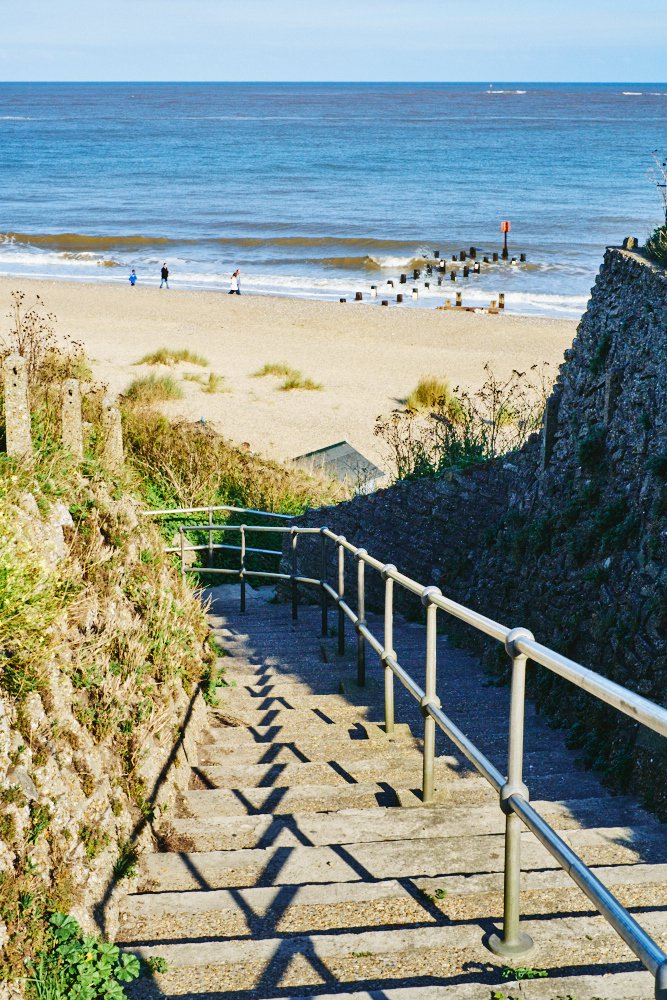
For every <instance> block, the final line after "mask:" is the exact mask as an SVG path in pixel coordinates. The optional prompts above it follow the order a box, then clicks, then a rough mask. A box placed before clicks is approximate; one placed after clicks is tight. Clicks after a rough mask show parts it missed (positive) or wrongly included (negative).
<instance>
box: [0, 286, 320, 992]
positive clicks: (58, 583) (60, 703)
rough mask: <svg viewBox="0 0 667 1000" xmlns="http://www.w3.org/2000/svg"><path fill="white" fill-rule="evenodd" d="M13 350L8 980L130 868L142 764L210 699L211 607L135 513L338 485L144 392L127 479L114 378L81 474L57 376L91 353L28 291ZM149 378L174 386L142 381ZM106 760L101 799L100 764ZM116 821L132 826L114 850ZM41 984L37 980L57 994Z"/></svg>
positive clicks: (145, 792)
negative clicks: (106, 883) (70, 786)
mask: <svg viewBox="0 0 667 1000" xmlns="http://www.w3.org/2000/svg"><path fill="white" fill-rule="evenodd" d="M16 351H19V352H20V353H21V354H23V356H24V357H26V360H27V362H28V370H29V374H30V396H31V410H32V414H33V440H34V443H35V455H34V458H33V459H32V461H25V460H22V461H20V462H19V461H16V460H13V459H10V458H8V457H7V456H6V455H5V454H0V701H1V702H2V703H3V708H4V712H5V718H6V719H7V722H8V725H9V729H10V731H13V732H15V733H17V734H18V742H17V741H16V740H14V741H13V742H12V743H11V745H10V746H9V747H6V746H5V745H2V744H3V740H4V735H3V733H4V731H3V730H1V729H0V736H2V739H0V928H3V929H4V927H6V929H7V934H8V937H7V939H6V940H2V939H0V981H1V980H3V979H4V980H8V979H14V978H17V977H20V976H22V975H24V974H25V970H26V966H25V964H24V960H25V959H31V958H35V959H36V960H37V963H38V964H37V966H36V967H35V968H38V967H39V962H40V961H41V960H42V958H43V957H44V956H45V955H46V954H47V953H49V954H50V953H51V952H52V951H53V948H54V940H55V938H54V935H55V936H56V937H57V926H58V925H57V921H56V924H54V923H53V918H54V917H55V918H57V920H60V917H59V916H58V914H61V915H62V914H65V913H67V912H68V911H69V910H71V908H72V907H74V906H76V905H78V904H80V903H81V901H82V896H81V892H82V889H83V887H84V886H85V884H86V881H87V879H86V877H85V873H86V872H87V871H88V870H91V871H92V870H93V869H94V868H95V866H98V867H99V866H100V865H106V868H105V869H104V870H105V871H107V872H108V877H109V878H111V869H112V868H113V869H114V871H115V872H116V877H117V878H118V877H123V876H124V875H126V874H127V873H128V872H129V871H131V869H132V864H133V860H132V859H133V858H135V855H134V854H133V848H132V846H131V845H129V846H128V841H127V834H128V831H129V829H130V828H131V827H132V824H133V822H134V820H133V819H132V817H139V818H141V816H143V817H144V818H146V819H149V818H150V817H151V815H152V810H153V801H152V799H151V796H150V789H149V787H148V786H147V783H146V779H145V777H144V770H143V768H144V765H145V764H146V762H147V760H148V759H153V756H154V755H155V754H158V751H159V752H162V751H161V749H160V748H163V749H164V752H165V754H166V753H168V751H169V749H170V748H171V746H173V742H174V740H175V738H176V736H177V735H178V734H177V732H176V733H175V732H174V731H173V728H172V727H173V723H174V719H175V718H177V716H175V715H174V711H175V709H174V705H176V704H180V703H181V702H180V701H178V699H179V698H185V694H184V692H185V693H187V692H190V693H192V692H193V691H194V690H195V688H196V686H197V685H199V687H200V690H202V692H203V693H204V696H205V697H207V698H213V697H214V691H215V687H216V684H217V683H218V678H217V674H216V672H215V670H214V668H213V663H214V660H215V654H214V652H213V651H212V650H211V649H210V647H209V645H208V632H207V628H206V622H205V618H204V615H203V611H202V607H201V605H200V603H199V602H198V600H196V598H195V597H194V595H193V593H192V591H191V589H190V588H189V586H186V585H184V584H183V583H182V582H181V579H180V574H178V573H176V572H175V569H174V566H173V565H172V562H171V557H169V556H167V555H165V553H164V540H163V538H161V537H160V533H159V531H158V529H157V528H156V527H155V526H153V525H152V524H150V523H149V522H147V521H146V520H145V519H143V518H140V517H139V516H138V513H139V510H140V508H141V507H143V506H145V505H147V504H148V505H150V506H180V505H189V504H200V503H201V504H206V503H215V502H222V503H232V504H234V503H236V504H239V505H240V506H250V507H254V508H258V509H271V510H278V511H287V512H297V511H301V510H303V509H304V507H306V506H308V505H309V504H313V503H320V502H325V501H331V500H332V499H333V498H334V495H335V491H334V488H333V487H332V485H331V484H330V483H326V482H324V481H320V480H317V479H314V478H312V477H308V476H306V475H305V474H303V473H299V472H294V471H291V470H287V469H285V468H284V467H282V466H280V465H278V464H277V463H273V462H268V461H264V460H262V459H259V458H257V457H255V456H253V455H251V454H249V453H247V452H244V451H243V450H240V449H237V448H235V447H233V446H231V445H230V444H229V443H228V442H226V441H225V440H224V439H223V438H221V437H220V436H219V435H217V434H215V433H214V431H213V430H212V429H210V428H208V427H206V426H204V425H200V424H194V425H193V424H188V423H186V422H185V421H177V422H171V421H169V420H167V419H166V418H165V417H164V416H162V415H160V414H159V413H157V412H155V410H154V409H152V408H151V406H150V405H147V403H146V399H147V398H150V399H151V400H155V399H156V398H157V399H160V398H164V397H163V396H161V395H159V394H158V395H157V396H156V395H155V393H152V392H150V393H147V392H146V391H145V389H144V390H141V391H135V392H133V393H128V398H126V399H125V400H124V401H123V402H122V410H123V419H124V432H125V447H126V467H125V469H124V470H123V471H122V472H120V473H117V474H116V473H112V472H110V471H109V470H108V469H106V468H105V467H104V465H103V462H102V460H101V455H102V453H103V443H104V442H103V430H102V426H101V423H100V421H99V416H100V400H101V397H102V395H103V392H104V387H100V386H89V387H88V388H87V390H86V398H85V415H86V418H87V425H86V439H85V459H84V463H83V465H82V466H77V465H75V464H74V463H73V461H72V459H71V456H69V455H68V454H66V453H65V452H64V451H63V450H62V448H61V446H60V444H59V438H60V430H61V428H60V411H61V403H62V393H63V381H64V380H65V379H66V378H69V377H79V378H81V377H83V378H85V377H86V376H87V374H88V369H87V364H86V360H85V357H84V355H83V352H82V351H81V349H80V348H79V347H78V345H75V344H67V343H65V344H63V343H60V344H59V343H58V341H57V340H56V338H55V335H54V332H53V321H52V317H50V316H48V314H47V313H46V312H45V310H44V308H43V306H42V304H41V303H39V302H37V303H36V305H35V306H34V307H32V308H31V309H25V308H24V299H23V297H22V296H20V295H17V296H15V300H14V311H13V314H12V328H11V330H10V333H9V335H8V337H7V338H6V342H5V344H4V347H3V353H4V354H7V353H10V352H16ZM147 381H148V384H149V385H150V386H154V385H155V384H163V383H162V382H161V381H160V380H158V379H154V380H153V381H150V380H137V382H138V383H139V384H141V385H143V386H144V387H145V386H146V384H147ZM135 384H136V383H135ZM208 384H211V385H216V382H215V379H213V380H212V379H211V378H209V383H208ZM216 388H217V385H216ZM169 398H173V397H171V396H170V397H169ZM1 403H2V399H1V393H0V406H1ZM0 444H2V442H0ZM58 503H60V504H62V505H64V508H65V509H66V511H68V512H69V516H71V518H72V521H73V524H72V526H70V527H67V528H65V529H64V531H65V537H64V541H65V553H64V556H60V557H59V556H58V555H57V554H54V553H53V552H52V551H51V550H52V545H51V543H50V542H49V538H50V537H51V536H50V535H49V531H50V530H51V529H50V528H49V518H50V517H51V515H52V512H53V511H54V509H55V508H54V505H56V504H58ZM179 693H180V694H179ZM186 700H187V699H186ZM0 714H2V713H0ZM35 719H39V720H41V721H39V724H36V723H35ZM99 753H102V754H103V756H102V758H101V759H103V761H104V764H103V768H104V776H103V780H104V782H106V784H105V786H104V787H105V788H107V789H108V790H107V791H102V790H101V789H100V784H99V782H100V776H99V774H97V775H96V771H95V767H94V766H93V765H92V764H91V763H89V761H90V760H93V758H94V757H95V754H99ZM8 755H9V756H8ZM147 755H148V757H147ZM62 760H65V761H67V760H69V761H70V762H72V763H71V765H70V766H71V767H74V768H75V771H76V774H75V777H74V779H73V780H74V781H75V782H76V784H77V791H76V796H79V797H80V798H81V800H82V802H83V805H82V806H81V807H80V808H81V821H80V823H79V824H78V826H77V825H76V824H75V825H74V827H73V828H72V824H71V822H69V823H65V822H64V820H63V816H67V815H69V814H68V813H67V809H69V808H70V804H69V803H70V802H71V801H73V800H72V799H71V796H72V795H73V794H74V793H73V792H68V794H67V795H65V796H61V797H60V800H59V803H58V801H56V802H55V804H54V803H52V802H51V800H50V799H49V797H48V787H49V783H50V782H51V780H52V779H53V776H54V774H55V775H57V774H59V773H60V771H59V768H61V761H62ZM16 767H19V768H20V769H22V771H25V774H26V781H29V782H32V783H33V784H34V786H35V787H36V788H39V789H40V792H39V794H38V796H37V797H36V798H33V799H30V800H29V798H28V797H27V796H26V795H25V794H24V792H23V791H22V790H21V788H20V787H18V786H17V785H16V783H15V782H14V781H13V780H10V779H9V777H8V775H9V774H11V773H13V772H12V771H11V768H16ZM111 789H113V794H112V793H111ZM104 796H108V798H106V799H105V798H104ZM89 799H90V806H88V805H87V804H86V803H87V802H88V800H89ZM72 808H73V806H72ZM77 808H78V807H77ZM101 809H102V810H103V811H104V812H103V815H104V816H105V817H107V819H106V820H105V823H106V826H104V825H100V820H99V816H100V810H101ZM109 817H110V819H109ZM114 818H115V819H114ZM116 822H117V824H118V825H117V826H114V824H115V823H116ZM109 823H111V825H109ZM109 829H111V830H113V829H117V830H118V831H125V832H124V833H123V835H122V836H121V834H120V832H119V833H118V842H117V843H116V835H115V834H114V835H112V836H110V834H109V833H108V832H107V830H109ZM35 859H37V860H35ZM74 870H76V872H77V876H76V878H74V877H73V875H72V872H73V871H74ZM3 925H4V927H3ZM54 928H55V929H54ZM77 933H78V932H77ZM90 951H91V953H95V954H96V946H95V947H93V946H92V945H91V948H90ZM40 956H41V958H40ZM42 967H43V968H46V966H45V965H44V963H43V962H42ZM36 983H37V979H36V980H35V982H33V984H32V986H30V985H28V990H29V991H32V994H33V995H34V996H35V997H37V996H39V997H41V996H42V995H46V994H42V993H41V992H40V990H41V988H42V986H43V985H44V984H43V983H42V986H39V989H38V986H37V985H36ZM50 989H51V991H50V992H49V993H48V996H49V998H50V1000H61V998H62V1000H64V998H65V997H66V996H67V997H69V996H70V995H75V994H74V993H71V992H69V990H70V986H68V987H67V991H66V992H63V990H60V988H59V987H57V984H55V983H52V984H51V987H50ZM76 995H77V996H78V995H79V993H76ZM81 995H82V996H83V994H81ZM114 996H116V997H122V992H121V993H118V992H116V993H114Z"/></svg>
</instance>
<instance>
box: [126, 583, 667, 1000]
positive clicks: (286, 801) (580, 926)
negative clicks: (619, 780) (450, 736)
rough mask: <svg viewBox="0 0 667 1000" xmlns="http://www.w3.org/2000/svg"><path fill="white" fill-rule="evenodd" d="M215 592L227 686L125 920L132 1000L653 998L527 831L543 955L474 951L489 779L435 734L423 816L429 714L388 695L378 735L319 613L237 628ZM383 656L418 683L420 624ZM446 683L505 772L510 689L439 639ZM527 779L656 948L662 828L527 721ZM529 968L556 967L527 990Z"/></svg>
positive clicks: (494, 861) (529, 911)
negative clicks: (492, 682) (150, 965)
mask: <svg viewBox="0 0 667 1000" xmlns="http://www.w3.org/2000/svg"><path fill="white" fill-rule="evenodd" d="M214 593H215V595H216V602H215V603H214V605H213V607H212V612H211V615H210V620H211V626H212V628H213V630H214V632H215V634H216V636H217V637H218V640H219V642H220V643H221V644H222V646H223V647H224V649H225V651H226V653H227V654H228V655H227V656H225V657H224V658H223V659H222V661H221V663H222V665H223V666H224V668H225V677H226V679H227V681H228V683H229V685H230V686H229V687H227V688H225V689H223V690H222V697H221V706H220V708H218V709H212V710H211V711H210V729H209V731H208V734H207V738H206V739H205V741H204V742H203V743H202V745H201V746H200V749H199V761H198V765H197V767H196V768H193V771H192V780H191V788H190V790H189V791H188V792H187V793H186V794H184V795H183V798H182V801H181V802H180V808H179V811H178V814H177V815H175V816H174V817H173V818H171V819H170V820H169V822H167V823H166V824H165V825H164V826H163V827H162V828H161V830H160V840H159V850H158V851H157V852H156V853H154V854H151V855H148V856H145V857H144V858H143V861H142V874H141V879H140V884H139V885H138V888H137V891H136V893H135V894H133V895H130V896H128V897H127V899H126V902H125V904H124V905H125V908H124V911H123V912H122V913H121V933H120V935H119V941H121V942H122V943H123V946H124V947H126V948H127V949H129V950H131V951H135V952H137V953H139V954H141V955H142V956H143V957H144V958H146V959H148V958H150V957H159V958H162V959H164V960H165V961H166V963H167V971H166V972H163V973H158V974H156V975H155V977H154V978H153V979H143V980H140V981H138V983H136V984H133V986H132V987H131V988H129V990H128V992H130V993H131V995H132V996H133V997H154V998H158V997H189V998H194V997H197V998H202V997H205V998H208V1000H214V998H215V1000H217V998H220V1000H222V998H229V1000H231V998H247V1000H250V998H252V1000H261V998H264V1000H269V998H274V997H282V998H298V997H306V996H315V997H319V998H325V997H334V996H335V997H336V998H337V1000H343V998H346V997H349V998H354V1000H362V998H374V1000H379V998H382V1000H412V998H415V1000H426V998H428V1000H440V998H442V1000H445V998H460V1000H468V998H471V1000H472V998H475V1000H477V998H479V1000H491V998H494V997H498V998H500V997H504V998H505V1000H509V998H517V997H526V998H534V1000H550V998H563V1000H565V998H570V1000H575V998H576V1000H591V998H605V1000H613V998H617V1000H620V998H622V1000H633V998H634V1000H648V998H649V997H652V996H653V982H652V979H651V977H650V975H649V974H648V973H646V972H644V971H642V970H641V967H640V965H639V963H638V962H637V961H636V960H635V959H634V956H633V955H632V953H631V952H630V951H629V950H628V949H627V947H626V946H625V945H624V944H623V943H622V942H621V941H620V940H619V939H618V938H617V937H616V935H615V934H614V933H613V932H612V930H611V928H610V927H609V926H608V925H607V924H606V922H605V921H604V920H603V919H602V917H600V916H598V915H597V914H596V913H595V912H594V911H592V908H591V905H590V903H589V902H588V900H587V899H586V898H585V897H584V896H583V895H582V894H581V893H580V892H579V890H578V889H577V888H576V887H575V886H574V884H573V883H572V882H571V880H570V879H569V878H568V876H567V875H566V874H565V873H564V872H563V871H562V870H561V869H560V868H556V866H555V862H554V861H553V859H552V858H551V856H550V855H549V854H548V853H547V852H546V851H545V850H544V849H543V848H542V847H541V846H540V845H539V844H538V842H537V841H536V840H535V838H534V837H532V835H531V834H529V833H528V832H526V833H525V835H524V837H523V859H524V871H525V876H524V880H523V895H522V912H523V913H524V914H525V922H524V929H525V930H526V931H528V933H530V934H531V936H532V937H533V939H534V941H535V948H534V950H533V951H531V952H530V953H528V954H527V955H524V956H522V957H521V958H520V959H518V960H517V961H516V963H514V964H515V966H516V968H517V971H515V972H512V971H511V970H509V969H508V968H507V963H506V962H504V961H503V960H502V959H498V958H496V957H495V956H494V955H492V954H491V952H489V951H488V950H487V949H486V948H485V947H484V945H483V939H485V938H486V937H487V936H488V935H489V934H490V933H491V932H492V931H493V930H494V929H495V928H496V927H497V926H498V922H499V918H500V917H501V915H502V868H503V837H502V831H503V827H504V817H503V816H502V814H501V812H500V809H499V808H498V804H497V800H496V796H495V795H494V793H493V792H492V790H491V789H490V787H489V786H488V785H487V784H486V782H485V781H484V780H483V779H482V778H479V777H478V776H476V774H475V773H473V772H472V771H471V770H470V769H469V767H468V766H467V764H466V763H465V762H464V761H463V759H462V757H461V756H460V755H458V752H456V753H455V752H454V751H453V748H452V746H451V745H448V746H445V744H444V737H442V734H439V735H438V739H439V741H442V743H439V745H438V754H439V757H438V761H437V788H438V791H437V802H436V804H435V805H433V806H430V807H425V806H423V805H422V803H421V798H420V791H419V789H420V781H421V755H420V740H419V735H420V733H421V716H420V715H419V711H418V709H417V707H416V705H415V704H414V702H412V701H411V700H410V699H409V697H408V696H407V694H406V693H405V692H404V691H403V690H402V688H400V685H398V684H397V685H396V718H397V720H398V721H400V722H401V723H406V724H407V725H401V726H399V727H397V731H396V735H395V736H394V737H393V738H391V739H390V738H388V737H387V736H386V735H385V734H384V732H383V730H382V727H381V723H382V721H383V716H382V687H381V676H380V675H381V671H380V669H379V667H378V666H377V661H376V658H374V657H372V656H370V654H369V655H368V677H369V684H368V686H367V688H366V689H364V690H363V691H360V690H359V689H358V688H357V687H356V684H355V683H354V679H353V678H354V673H355V671H354V666H353V663H352V660H351V659H347V660H346V659H342V660H341V659H339V658H338V657H337V656H336V654H335V652H334V642H335V640H331V639H328V640H322V639H320V638H319V610H318V609H317V608H314V607H304V608H301V609H300V611H299V621H298V623H297V624H296V625H293V624H292V622H291V620H290V618H289V609H287V608H286V607H284V606H280V605H275V604H270V603H264V604H261V606H260V604H259V603H252V604H250V605H249V610H248V613H247V615H245V616H241V615H240V614H239V612H238V600H237V599H236V598H235V595H237V594H238V590H237V589H236V588H232V587H221V588H217V589H216V591H215V592H214ZM225 594H229V595H230V596H228V597H226V596H224V595H225ZM371 621H372V627H373V628H374V629H376V630H377V632H378V633H379V634H380V635H381V631H382V628H381V624H379V623H378V621H377V620H376V619H374V618H373V616H371ZM333 622H334V618H333V615H332V617H331V625H332V627H333ZM353 644H354V643H353V641H352V642H350V644H349V645H350V646H353ZM395 646H396V649H397V650H398V654H399V659H400V661H401V663H403V664H405V665H406V666H407V667H409V668H410V669H411V672H413V674H414V676H415V677H416V678H417V679H419V678H421V677H422V676H423V648H424V634H423V629H422V628H421V627H419V626H416V625H414V624H411V623H408V622H401V621H397V623H396V627H395ZM439 674H440V683H439V687H438V693H439V695H440V698H441V700H442V703H443V707H444V709H445V711H446V712H448V714H450V715H451V716H452V718H453V719H454V720H455V721H456V722H457V724H458V725H460V726H461V728H462V729H463V730H464V731H465V732H467V733H468V735H470V736H471V737H472V738H473V739H474V740H475V741H476V742H477V743H478V745H480V746H481V748H482V749H483V750H484V751H485V752H486V753H487V754H488V755H489V756H490V758H491V759H492V760H493V761H494V763H496V765H497V766H498V767H500V768H501V770H502V769H504V765H505V753H506V739H507V731H506V727H507V714H508V713H507V708H508V692H507V690H505V689H503V688H496V687H490V686H485V680H484V677H483V675H482V673H481V670H480V668H479V666H478V665H477V663H476V662H475V661H474V660H473V659H472V658H471V657H469V656H467V655H465V654H463V653H461V652H460V651H458V650H456V649H454V648H453V647H452V646H451V645H449V644H448V642H447V640H446V638H445V637H444V636H443V637H440V639H439ZM408 727H409V728H408ZM526 781H527V784H528V785H529V787H530V789H531V797H532V799H533V801H534V802H535V804H536V805H537V807H538V809H539V810H540V812H542V814H543V815H544V816H545V817H546V818H547V819H548V821H549V822H550V823H551V824H552V825H553V826H554V827H555V828H556V829H557V830H558V831H559V832H560V833H561V836H563V837H564V838H565V839H566V840H567V841H568V843H570V844H571V846H572V847H573V848H574V849H575V850H576V851H577V852H578V853H579V854H580V855H581V856H582V857H583V859H584V861H586V862H587V863H588V864H589V865H591V866H594V867H595V870H596V873H597V874H598V876H599V877H600V878H601V879H602V880H603V881H604V882H605V883H606V884H607V885H609V886H610V887H611V888H612V889H613V891H614V892H615V893H616V894H617V896H618V897H619V898H620V900H621V902H623V903H624V904H625V905H626V906H628V907H629V908H630V910H631V911H632V912H633V913H635V914H637V915H638V919H639V920H640V922H641V923H642V924H643V925H644V927H645V928H646V929H647V930H648V931H649V933H651V934H652V935H654V936H657V938H658V939H659V941H660V943H661V944H662V945H663V947H664V946H665V945H666V944H667V892H666V891H665V887H666V885H667V863H666V862H667V853H666V851H665V847H666V846H667V836H666V835H665V829H664V827H662V826H661V825H660V824H659V823H658V822H657V821H656V820H655V819H654V818H653V817H652V816H651V815H650V814H648V813H646V812H645V811H644V810H643V809H642V808H641V807H640V806H639V805H638V803H637V802H636V801H634V800H633V799H631V798H628V797H625V796H612V795H611V794H610V793H609V792H608V791H606V790H605V789H604V788H603V787H602V786H601V785H600V783H599V781H598V779H597V778H596V777H595V775H593V774H590V773H587V772H585V771H583V770H581V769H580V768H579V767H578V765H577V762H576V760H575V759H574V757H573V754H572V753H571V752H570V751H569V750H567V749H566V748H565V745H564V743H563V738H562V734H560V733H557V732H554V731H552V730H550V729H549V728H548V727H547V726H546V724H545V723H544V722H543V721H542V720H541V719H540V718H539V717H538V716H537V715H536V714H535V712H534V710H532V709H529V712H528V721H527V730H526ZM536 970H545V971H546V972H548V976H547V977H543V976H540V977H539V978H524V977H529V976H530V974H531V973H534V972H535V971H536Z"/></svg>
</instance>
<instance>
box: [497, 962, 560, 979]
mask: <svg viewBox="0 0 667 1000" xmlns="http://www.w3.org/2000/svg"><path fill="white" fill-rule="evenodd" d="M548 975H549V972H548V970H547V969H534V968H533V967H532V966H531V965H520V966H519V968H518V969H511V968H510V967H509V966H508V967H506V968H505V969H503V979H516V980H519V979H546V978H547V976H548Z"/></svg>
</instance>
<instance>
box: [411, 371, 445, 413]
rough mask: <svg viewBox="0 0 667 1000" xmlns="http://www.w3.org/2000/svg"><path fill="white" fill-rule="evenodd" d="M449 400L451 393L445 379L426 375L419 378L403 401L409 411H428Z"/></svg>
mask: <svg viewBox="0 0 667 1000" xmlns="http://www.w3.org/2000/svg"><path fill="white" fill-rule="evenodd" d="M451 398H452V393H451V390H450V388H449V385H448V383H447V382H446V381H445V379H442V378H438V377H437V376H435V375H428V376H426V377H425V378H420V380H419V382H418V383H417V385H416V386H415V388H414V389H413V390H412V392H411V393H410V395H409V396H408V398H407V399H406V400H405V405H406V406H407V408H408V409H409V410H430V409H432V408H433V407H434V406H437V405H438V404H440V405H442V403H443V402H445V403H447V402H449V400H450V399H451Z"/></svg>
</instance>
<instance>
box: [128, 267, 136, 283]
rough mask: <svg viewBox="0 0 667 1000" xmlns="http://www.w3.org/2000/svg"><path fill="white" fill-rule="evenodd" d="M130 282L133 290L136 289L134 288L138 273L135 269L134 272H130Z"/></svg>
mask: <svg viewBox="0 0 667 1000" xmlns="http://www.w3.org/2000/svg"><path fill="white" fill-rule="evenodd" d="M129 282H130V285H131V286H132V288H134V286H135V285H136V283H137V273H136V271H135V270H134V268H132V270H131V271H130V277H129Z"/></svg>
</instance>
